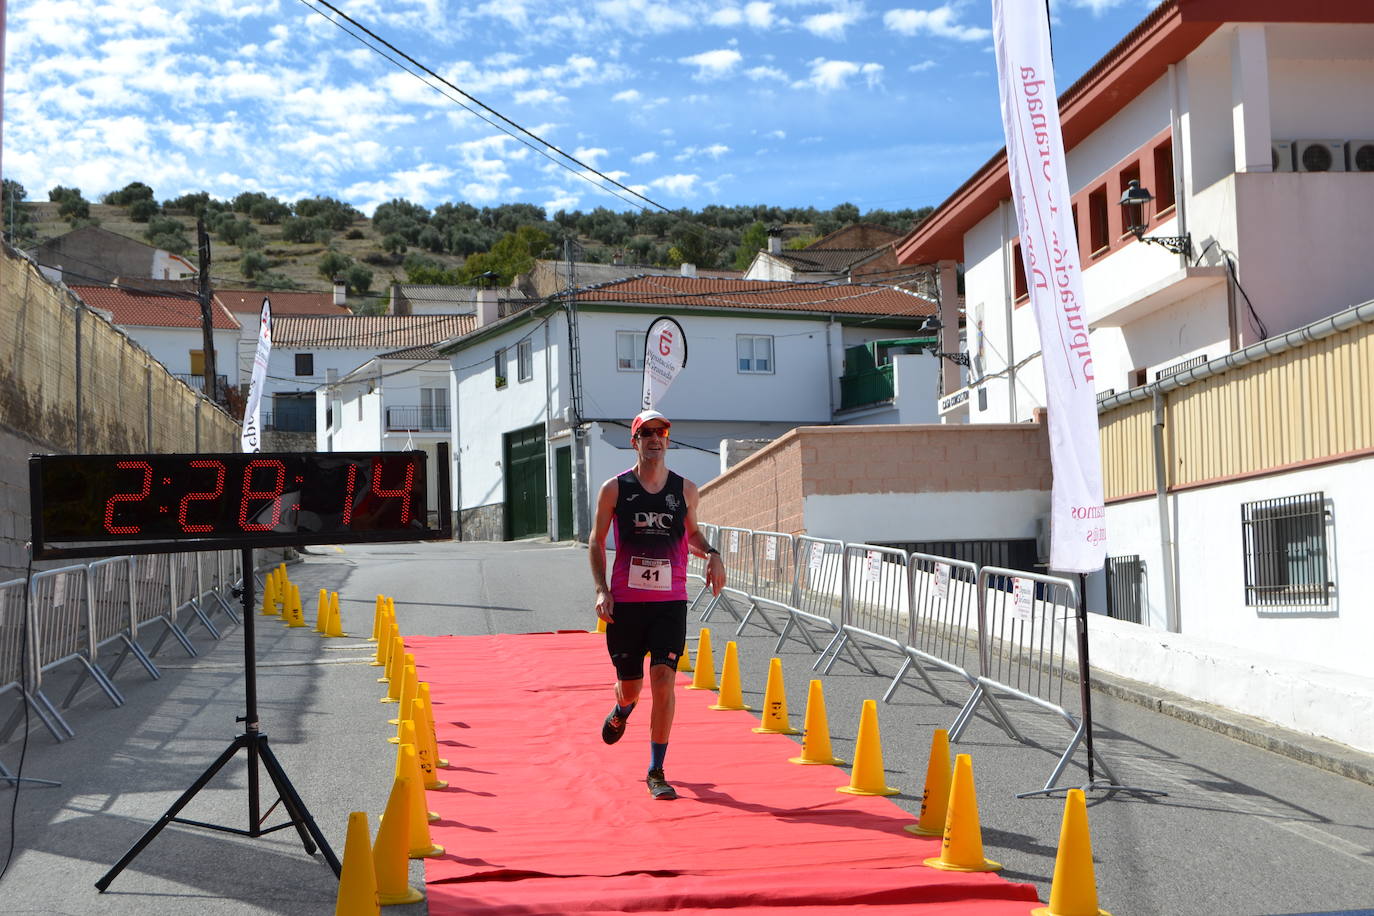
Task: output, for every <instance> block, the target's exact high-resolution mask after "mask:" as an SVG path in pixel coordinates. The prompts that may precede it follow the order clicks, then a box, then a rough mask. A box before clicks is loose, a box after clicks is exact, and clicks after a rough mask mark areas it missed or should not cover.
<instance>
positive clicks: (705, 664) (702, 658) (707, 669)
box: [687, 627, 720, 690]
mask: <svg viewBox="0 0 1374 916" xmlns="http://www.w3.org/2000/svg"><path fill="white" fill-rule="evenodd" d="M719 688H720V685H719V684H717V683H716V660H715V658H714V657H713V656H712V655H711V631H710V630H708V629H707V628H706V627H702V628H701V635H700V636H698V637H697V667H696V670H695V671H693V672H692V683H691V684H689V685H688V687H687V689H688V690H718V689H719Z"/></svg>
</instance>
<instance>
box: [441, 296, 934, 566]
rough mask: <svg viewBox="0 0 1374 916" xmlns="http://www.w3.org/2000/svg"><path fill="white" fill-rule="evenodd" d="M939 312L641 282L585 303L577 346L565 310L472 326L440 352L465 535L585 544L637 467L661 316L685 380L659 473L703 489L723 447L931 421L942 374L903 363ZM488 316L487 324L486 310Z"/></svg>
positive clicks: (889, 300) (872, 299)
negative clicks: (832, 427) (595, 500)
mask: <svg viewBox="0 0 1374 916" xmlns="http://www.w3.org/2000/svg"><path fill="white" fill-rule="evenodd" d="M933 309H934V306H933V305H932V304H931V303H929V302H927V301H925V300H923V299H920V298H918V297H916V296H914V295H913V294H911V293H908V292H905V291H902V290H897V289H893V288H891V287H883V286H851V285H809V284H783V283H763V282H755V281H746V280H729V279H710V278H695V277H682V276H678V277H664V276H650V277H640V278H632V279H629V280H623V281H618V282H614V283H609V284H605V285H603V286H600V287H597V288H592V289H583V290H582V291H580V292H579V294H578V296H577V300H576V308H575V312H574V313H573V315H572V320H573V322H574V323H575V329H574V330H572V331H571V332H570V330H569V321H570V311H569V309H568V308H567V307H566V303H565V302H564V301H562V300H556V299H555V300H550V301H548V302H546V303H544V304H542V305H540V306H537V307H535V308H532V309H528V310H525V311H522V312H519V313H517V314H515V315H511V316H509V317H506V318H503V319H499V320H494V321H484V320H483V318H482V316H481V314H480V312H479V319H478V322H479V323H478V327H477V328H476V329H475V330H474V331H472V332H471V333H470V334H467V335H466V336H464V337H460V338H459V339H457V340H454V341H451V342H449V343H447V344H445V345H443V346H442V347H441V348H440V350H441V351H442V352H444V353H445V354H447V355H448V356H449V359H450V361H451V363H452V366H453V379H454V386H455V393H454V399H453V403H454V404H455V405H457V406H456V409H455V412H456V419H455V422H454V435H453V440H454V462H455V468H454V471H455V473H454V479H455V481H456V485H455V487H454V495H455V505H456V508H457V509H458V510H459V525H458V527H460V528H461V530H462V536H463V537H464V538H467V539H474V538H482V539H501V538H509V537H527V536H543V537H553V538H556V539H563V538H568V537H572V536H573V535H574V533H575V532H577V531H581V532H585V531H586V530H587V526H588V520H587V518H586V512H587V506H588V505H589V504H590V502H589V500H590V499H591V498H592V497H593V496H594V494H595V492H596V490H597V489H598V488H599V487H600V485H601V483H602V482H603V481H604V480H606V479H608V478H610V477H612V476H614V475H615V474H618V473H620V472H621V471H623V470H624V469H625V468H626V467H629V466H630V465H631V464H633V463H634V456H633V451H632V450H631V449H630V445H629V421H630V419H631V418H632V417H633V416H634V415H635V413H637V412H638V410H639V404H640V397H641V388H642V365H643V363H642V360H643V352H644V336H645V332H646V331H647V329H648V327H649V324H650V323H651V322H652V321H653V320H654V319H655V318H656V317H658V316H659V315H670V316H672V317H674V318H676V319H677V320H678V321H679V322H680V323H681V324H682V327H683V330H684V332H685V334H686V337H687V343H688V353H687V366H686V368H685V369H684V370H683V372H682V374H681V375H680V376H679V377H678V379H677V381H676V382H675V383H674V384H673V387H672V388H671V389H670V390H669V391H668V392H667V394H666V395H665V396H664V398H663V400H662V401H661V403H660V404H659V407H660V408H661V409H662V410H663V411H664V413H665V414H667V415H668V416H669V417H670V418H671V419H672V421H673V435H672V442H673V450H672V454H671V456H670V459H669V464H670V466H672V467H673V468H674V470H677V471H678V472H679V473H682V474H683V475H684V476H686V477H688V478H689V479H693V480H696V481H698V482H705V481H706V480H709V479H711V478H712V477H714V476H716V474H717V473H718V472H719V470H720V459H719V456H718V454H717V453H718V451H719V449H720V443H721V440H723V439H759V438H763V439H772V438H776V437H777V436H779V435H781V434H782V433H784V432H786V431H787V430H789V429H792V428H793V427H796V426H801V425H815V424H829V423H833V422H844V421H846V420H849V421H851V422H860V421H861V422H897V421H898V420H899V419H904V421H905V422H931V421H933V419H934V404H933V398H932V393H933V392H934V390H935V382H936V365H935V363H936V361H935V360H934V359H933V358H932V357H930V356H929V355H923V356H918V355H915V354H914V353H906V352H905V351H914V350H917V349H919V348H920V347H922V346H926V347H928V346H929V345H930V344H931V343H932V342H933V341H932V340H931V339H930V338H923V337H921V329H922V328H923V327H924V325H925V319H926V316H929V315H930V314H931V313H932V312H933ZM488 311H489V312H490V315H489V317H494V314H495V313H494V305H493V306H492V307H491V308H489V309H488ZM570 340H573V341H575V344H574V345H573V347H572V348H570V346H569V341H570ZM878 341H888V342H890V344H888V345H879V344H877V343H875V342H878ZM850 347H857V348H866V349H867V352H868V353H869V354H870V358H873V357H876V359H875V362H876V365H873V366H872V367H866V366H865V367H863V368H864V369H865V371H866V372H867V374H864V375H862V377H860V375H859V372H858V370H857V369H854V366H855V364H856V363H857V362H858V354H857V353H854V352H851V353H849V354H848V355H849V357H850V363H851V367H850V368H851V369H854V373H855V374H853V375H851V377H850V382H851V383H850V384H845V383H844V382H843V381H842V380H843V379H844V377H845V373H846V365H845V362H846V349H847V348H850ZM574 354H575V356H574ZM892 354H896V355H895V358H891V359H889V358H890V356H891V355H892ZM885 361H886V362H885ZM574 377H576V378H577V379H578V383H576V384H575V383H574V381H573V380H574ZM574 389H576V390H574ZM898 389H900V390H898ZM923 411H924V412H923ZM874 418H877V419H874ZM576 419H581V421H582V424H581V426H580V427H578V426H577V425H576V424H575V423H574V422H573V421H574V420H576ZM575 429H576V430H577V431H576V432H574V430H575Z"/></svg>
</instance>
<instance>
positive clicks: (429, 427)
mask: <svg viewBox="0 0 1374 916" xmlns="http://www.w3.org/2000/svg"><path fill="white" fill-rule="evenodd" d="M386 428H387V430H388V431H389V432H415V433H418V432H448V429H449V420H448V408H447V407H388V408H387V409H386Z"/></svg>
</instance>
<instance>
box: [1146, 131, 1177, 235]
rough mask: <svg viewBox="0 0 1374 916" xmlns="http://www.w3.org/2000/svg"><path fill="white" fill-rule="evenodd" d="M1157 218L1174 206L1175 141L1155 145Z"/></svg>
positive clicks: (1154, 191)
mask: <svg viewBox="0 0 1374 916" xmlns="http://www.w3.org/2000/svg"><path fill="white" fill-rule="evenodd" d="M1154 159H1155V185H1154V187H1152V188H1150V191H1151V192H1152V193H1153V194H1154V196H1155V218H1156V219H1158V218H1159V217H1160V216H1161V215H1162V214H1163V213H1164V212H1165V211H1167V210H1170V209H1172V208H1173V206H1174V141H1173V140H1165V141H1164V142H1163V143H1161V144H1160V145H1159V146H1156V147H1155V151H1154Z"/></svg>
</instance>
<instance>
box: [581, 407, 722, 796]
mask: <svg viewBox="0 0 1374 916" xmlns="http://www.w3.org/2000/svg"><path fill="white" fill-rule="evenodd" d="M671 425H672V424H671V423H669V422H668V418H667V417H665V416H663V414H661V413H659V412H658V411H656V410H646V411H644V412H642V413H641V414H639V416H637V417H635V418H634V422H632V423H631V424H630V442H631V444H632V445H633V447H634V450H635V454H636V456H638V458H637V460H636V461H635V466H634V467H632V468H630V469H629V470H628V471H625V472H624V473H623V474H620V475H619V476H617V477H612V478H611V479H610V480H608V481H606V482H605V483H604V484H602V485H601V492H600V494H599V495H598V496H597V500H596V520H595V522H594V523H593V525H592V533H591V538H590V539H589V541H588V547H590V548H591V550H590V553H591V564H592V580H593V582H595V583H596V616H597V617H600V618H601V619H602V620H604V621H606V649H607V651H608V652H609V653H610V655H611V662H612V663H613V664H614V665H615V671H616V677H617V681H616V685H615V706H614V708H612V709H611V712H610V714H609V715H608V716H606V720H605V722H603V723H602V725H601V740H602V741H605V742H606V743H607V744H615V743H616V742H617V741H619V740H620V736H621V735H623V734H624V733H625V722H626V720H627V719H629V717H630V713H631V712H632V711H633V710H634V708H635V704H636V703H637V702H638V700H639V690H640V688H641V687H642V686H643V685H644V654H645V653H646V652H647V653H648V654H649V689H650V693H651V694H652V696H653V703H654V705H653V709H652V711H651V712H650V714H649V748H650V756H649V773H648V775H647V776H646V777H645V782H646V784H647V785H648V786H649V794H650V795H652V796H653V797H654V798H657V799H663V800H665V801H666V800H671V799H674V798H677V791H676V790H674V789H673V787H672V786H671V785H669V784H668V782H667V780H666V779H665V778H664V776H663V759H664V757H665V756H666V755H667V753H668V734H669V732H670V731H671V730H672V727H673V711H674V709H675V697H674V693H673V685H674V682H675V681H676V679H677V662H678V657H679V656H680V655H681V654H682V650H683V647H684V646H685V645H686V643H687V551H688V550H691V552H692V553H693V554H695V555H697V556H699V557H706V558H707V562H706V583H707V585H709V586H710V587H711V591H712V593H714V594H720V590H721V588H722V587H723V586H724V585H725V563H724V562H723V561H722V560H721V558H720V552H719V551H717V550H716V549H715V548H714V547H712V546H711V544H710V543H709V542H708V541H707V540H706V538H705V536H704V535H702V533H701V532H700V531H698V530H697V488H696V485H695V484H693V483H692V482H691V481H690V480H686V479H684V478H683V477H681V476H679V475H677V474H674V473H673V472H672V471H670V470H668V466H667V464H666V463H665V459H666V456H667V452H668V428H669V427H670V426H671ZM612 522H614V523H615V566H614V568H613V569H612V570H611V581H610V585H609V586H608V585H607V584H606V532H607V530H609V529H610V528H611V523H612Z"/></svg>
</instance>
